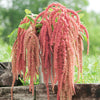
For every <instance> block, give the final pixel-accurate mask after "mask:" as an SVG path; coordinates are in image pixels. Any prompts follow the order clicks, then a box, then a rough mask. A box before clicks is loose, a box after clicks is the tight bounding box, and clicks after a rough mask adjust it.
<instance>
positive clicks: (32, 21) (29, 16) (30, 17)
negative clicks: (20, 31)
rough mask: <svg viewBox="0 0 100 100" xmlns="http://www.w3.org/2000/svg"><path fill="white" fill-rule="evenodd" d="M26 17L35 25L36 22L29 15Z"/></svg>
mask: <svg viewBox="0 0 100 100" xmlns="http://www.w3.org/2000/svg"><path fill="white" fill-rule="evenodd" d="M26 17H27V18H28V19H29V20H30V21H31V22H32V23H34V20H33V19H32V18H31V17H30V16H29V15H26Z"/></svg>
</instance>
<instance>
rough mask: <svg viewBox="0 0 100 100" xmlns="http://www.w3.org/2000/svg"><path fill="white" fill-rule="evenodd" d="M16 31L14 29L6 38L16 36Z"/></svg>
mask: <svg viewBox="0 0 100 100" xmlns="http://www.w3.org/2000/svg"><path fill="white" fill-rule="evenodd" d="M17 31H18V28H15V29H14V30H13V31H12V32H11V33H10V34H9V35H8V37H9V38H10V37H11V36H12V35H13V34H16V36H17Z"/></svg>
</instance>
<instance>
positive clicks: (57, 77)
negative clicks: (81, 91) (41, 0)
mask: <svg viewBox="0 0 100 100" xmlns="http://www.w3.org/2000/svg"><path fill="white" fill-rule="evenodd" d="M40 17H41V20H39V18H40ZM27 22H29V19H28V18H26V17H25V18H24V19H23V21H22V22H21V24H23V23H27ZM37 24H42V26H41V30H40V32H39V35H38V34H37V30H36V25H37ZM84 32H85V33H86V37H87V44H88V46H87V47H88V48H87V53H88V52H89V35H88V32H87V30H86V28H85V27H84V26H83V25H82V24H81V22H80V18H79V15H78V12H75V11H73V10H71V9H67V8H66V7H64V6H63V5H61V4H59V3H52V4H50V5H49V6H48V7H47V8H46V9H45V10H44V11H43V12H41V13H40V14H39V15H38V16H37V17H36V18H34V23H31V24H30V27H29V28H28V29H27V30H24V29H21V28H19V30H18V37H17V40H16V41H15V43H14V46H13V50H12V72H13V84H12V87H13V85H14V82H15V79H16V78H17V76H18V74H21V72H23V78H24V80H25V79H26V78H27V77H30V90H31V89H32V92H33V90H34V85H33V82H34V78H35V79H36V74H38V68H39V61H40V59H41V64H42V72H43V79H44V82H45V84H46V87H47V97H48V100H50V99H49V87H48V81H49V80H51V84H52V88H53V89H54V85H55V84H58V92H57V100H71V99H72V95H73V94H74V93H75V89H74V67H75V66H77V67H78V80H79V77H80V76H79V75H80V73H82V51H83V39H82V34H84ZM26 66H28V73H27V75H25V72H26ZM78 80H77V81H78Z"/></svg>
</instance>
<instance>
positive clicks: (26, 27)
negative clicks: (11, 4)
mask: <svg viewBox="0 0 100 100" xmlns="http://www.w3.org/2000/svg"><path fill="white" fill-rule="evenodd" d="M29 26H30V22H28V23H24V24H21V25H19V27H20V28H23V29H25V30H27V29H28V28H29Z"/></svg>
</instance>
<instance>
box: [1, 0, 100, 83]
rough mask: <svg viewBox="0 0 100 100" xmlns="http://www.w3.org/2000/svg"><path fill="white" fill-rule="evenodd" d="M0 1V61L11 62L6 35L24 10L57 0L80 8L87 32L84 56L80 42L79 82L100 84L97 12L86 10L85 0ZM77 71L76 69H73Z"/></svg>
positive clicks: (36, 9)
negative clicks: (80, 69)
mask: <svg viewBox="0 0 100 100" xmlns="http://www.w3.org/2000/svg"><path fill="white" fill-rule="evenodd" d="M2 1H3V0H0V62H8V61H11V56H10V54H11V49H12V44H13V42H14V37H13V38H10V39H9V38H8V35H9V34H10V33H11V32H12V31H13V29H15V28H17V27H18V25H19V23H20V21H21V19H22V18H23V17H24V16H25V12H24V10H25V9H29V10H31V11H32V12H33V13H35V14H38V13H40V12H41V11H43V10H44V8H45V7H47V5H48V4H50V3H52V2H59V3H61V4H63V5H64V6H66V7H67V8H70V9H73V10H75V11H78V10H81V12H80V13H79V14H80V15H81V17H82V18H81V21H82V24H84V25H85V26H86V28H87V30H88V32H89V40H90V51H89V55H88V56H87V55H86V49H87V44H86V41H84V52H83V78H82V77H81V78H80V80H79V83H100V78H99V77H100V61H99V59H100V39H99V38H100V33H99V32H100V13H96V12H94V11H90V12H89V11H87V9H86V8H87V7H88V5H89V1H88V0H5V5H6V6H5V5H4V4H2ZM75 71H77V68H76V69H75ZM76 76H77V73H76V72H75V77H76Z"/></svg>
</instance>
